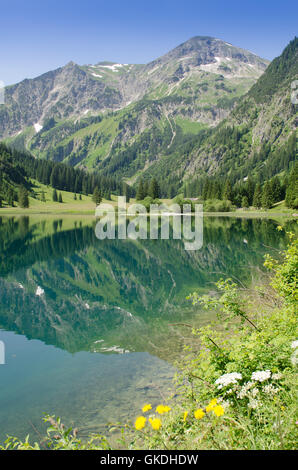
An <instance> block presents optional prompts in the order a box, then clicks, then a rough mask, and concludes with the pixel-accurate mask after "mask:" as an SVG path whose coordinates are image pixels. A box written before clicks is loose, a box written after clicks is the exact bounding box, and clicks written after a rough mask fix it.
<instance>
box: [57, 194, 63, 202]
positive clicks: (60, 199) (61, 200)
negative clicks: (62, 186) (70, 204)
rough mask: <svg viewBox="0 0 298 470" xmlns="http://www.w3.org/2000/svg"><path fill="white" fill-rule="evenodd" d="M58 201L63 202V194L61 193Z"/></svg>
mask: <svg viewBox="0 0 298 470" xmlns="http://www.w3.org/2000/svg"><path fill="white" fill-rule="evenodd" d="M58 202H63V199H62V194H61V193H59V197H58Z"/></svg>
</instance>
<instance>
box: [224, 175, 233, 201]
mask: <svg viewBox="0 0 298 470" xmlns="http://www.w3.org/2000/svg"><path fill="white" fill-rule="evenodd" d="M222 196H223V199H227V200H229V201H232V200H233V190H232V185H231V182H230V180H226V182H225V186H224V190H223V195H222Z"/></svg>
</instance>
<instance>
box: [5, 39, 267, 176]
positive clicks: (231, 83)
mask: <svg viewBox="0 0 298 470" xmlns="http://www.w3.org/2000/svg"><path fill="white" fill-rule="evenodd" d="M267 65H268V61H266V60H263V59H260V58H259V57H257V56H256V55H254V54H252V53H250V52H248V51H245V50H243V49H240V48H237V47H234V46H232V45H231V44H228V43H226V42H224V41H221V40H219V39H215V38H210V37H203V36H198V37H195V38H192V39H190V40H189V41H186V42H185V43H183V44H181V45H180V46H178V47H176V48H175V49H173V50H172V51H170V52H169V53H168V54H165V55H164V56H162V57H160V58H158V59H156V60H154V61H153V62H151V63H149V64H145V65H133V64H115V63H110V62H101V63H98V64H96V65H84V66H79V65H77V64H74V63H73V62H71V63H69V64H67V65H66V66H65V67H61V68H60V69H57V70H55V71H52V72H48V73H46V74H44V75H42V76H40V77H37V78H36V79H33V80H24V81H23V82H21V83H19V84H17V85H13V86H11V87H7V88H6V90H5V102H6V105H5V106H1V107H0V138H4V139H6V142H8V143H10V144H13V145H14V146H16V147H17V148H19V149H23V148H26V149H28V150H30V151H31V152H32V153H33V154H34V155H35V156H37V157H41V158H46V159H52V160H55V161H65V162H69V163H70V164H71V165H73V166H76V165H79V166H83V167H85V168H89V169H94V168H97V169H102V170H103V171H104V172H105V173H109V174H110V173H112V172H113V171H116V172H117V171H118V170H117V168H115V160H117V158H118V155H119V160H120V161H122V162H123V160H126V159H127V157H126V156H125V155H126V154H127V152H128V153H129V154H130V156H129V158H128V160H129V163H128V164H125V165H122V164H120V166H119V168H120V170H119V172H121V176H125V177H127V178H128V179H130V178H133V177H135V176H137V175H138V172H143V171H145V170H146V169H147V168H148V167H150V166H151V164H152V161H153V160H156V159H158V158H159V156H161V155H162V154H164V153H165V152H166V153H168V151H169V150H170V149H171V151H173V150H174V147H173V144H175V148H176V146H177V143H179V144H180V143H181V135H184V136H185V135H186V136H188V135H189V134H190V135H193V134H194V133H196V132H197V131H198V130H200V129H201V128H202V127H210V126H211V127H213V126H215V125H217V124H218V123H219V122H220V121H221V120H222V119H224V118H225V117H226V116H227V115H228V114H229V112H230V110H231V109H232V108H233V106H234V105H235V102H236V100H237V99H238V98H239V97H240V96H242V95H243V94H244V93H245V92H247V90H248V89H249V88H250V87H251V86H252V85H253V84H254V83H255V81H256V80H257V78H258V77H260V75H261V74H262V73H263V72H264V70H265V69H266V67H267ZM184 140H185V139H184V138H183V139H182V141H184ZM187 140H188V139H187ZM132 153H134V157H133V156H132ZM116 166H117V165H116Z"/></svg>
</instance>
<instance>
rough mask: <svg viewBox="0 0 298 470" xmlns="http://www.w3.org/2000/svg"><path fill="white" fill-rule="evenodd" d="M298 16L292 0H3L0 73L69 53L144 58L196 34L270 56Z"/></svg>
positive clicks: (9, 78)
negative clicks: (215, 38)
mask: <svg viewBox="0 0 298 470" xmlns="http://www.w3.org/2000/svg"><path fill="white" fill-rule="evenodd" d="M297 18H298V2H295V1H289V0H280V1H276V0H270V1H269V0H258V1H256V0H244V1H241V0H238V1H234V0H231V1H229V0H220V1H218V0H215V1H212V0H204V1H201V0H179V1H177V0H158V1H157V0H150V1H142V0H138V1H135V0H104V1H102V0H80V1H78V0H50V1H48V0H1V2H0V81H1V80H2V81H4V82H5V83H6V84H11V83H15V82H18V81H20V80H22V79H24V78H31V77H35V76H37V75H39V74H41V73H44V72H46V71H48V70H52V69H55V68H57V67H60V66H62V65H64V64H66V63H67V62H69V61H70V60H73V61H74V62H77V63H78V64H88V63H93V64H94V63H96V62H99V61H101V60H111V61H115V62H120V63H146V62H149V61H150V60H153V59H155V58H157V57H159V56H161V55H162V54H164V53H166V52H168V51H169V50H170V49H172V48H174V47H175V46H177V45H178V44H181V43H182V42H184V41H186V40H187V39H189V38H191V37H192V36H196V35H206V36H213V37H217V38H220V39H223V40H225V41H227V42H230V43H232V44H234V45H235V46H239V47H243V48H244V49H248V50H250V51H251V52H254V53H255V54H257V55H259V56H261V57H264V58H267V59H273V58H274V57H276V56H277V55H279V54H280V53H281V52H282V50H283V49H284V47H285V46H286V45H287V43H288V42H289V41H290V40H291V39H293V37H294V36H295V35H297V24H298V21H297Z"/></svg>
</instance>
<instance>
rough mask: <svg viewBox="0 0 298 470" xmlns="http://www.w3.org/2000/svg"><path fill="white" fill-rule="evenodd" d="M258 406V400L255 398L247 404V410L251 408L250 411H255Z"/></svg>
mask: <svg viewBox="0 0 298 470" xmlns="http://www.w3.org/2000/svg"><path fill="white" fill-rule="evenodd" d="M259 405H260V402H259V401H258V400H256V399H255V398H251V399H250V400H249V402H248V405H247V406H248V408H252V409H254V410H255V409H256V408H258V407H259Z"/></svg>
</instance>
